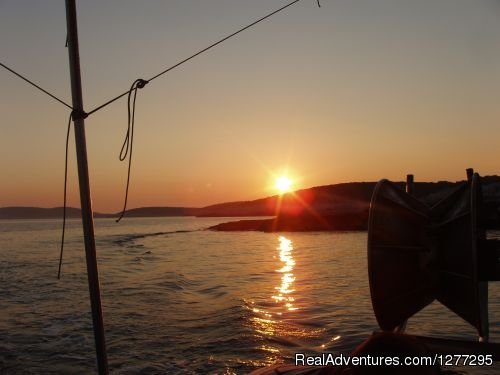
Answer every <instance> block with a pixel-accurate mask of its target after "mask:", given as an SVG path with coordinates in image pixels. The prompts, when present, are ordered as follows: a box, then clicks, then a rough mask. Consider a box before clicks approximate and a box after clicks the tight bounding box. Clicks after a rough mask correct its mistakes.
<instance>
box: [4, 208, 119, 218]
mask: <svg viewBox="0 0 500 375" xmlns="http://www.w3.org/2000/svg"><path fill="white" fill-rule="evenodd" d="M62 216H63V207H54V208H40V207H0V219H60V218H62ZM113 216H114V215H111V214H102V213H99V212H94V217H99V218H100V217H113ZM66 217H67V218H70V219H75V218H81V217H82V216H81V213H80V209H79V208H73V207H66Z"/></svg>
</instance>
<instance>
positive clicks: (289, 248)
mask: <svg viewBox="0 0 500 375" xmlns="http://www.w3.org/2000/svg"><path fill="white" fill-rule="evenodd" d="M278 250H279V256H280V261H281V262H283V267H281V268H280V269H279V270H277V272H280V273H282V274H283V276H282V277H281V284H280V285H279V286H277V287H276V288H275V289H276V290H277V291H278V295H274V296H272V298H273V299H274V300H275V301H276V302H283V303H284V306H285V307H286V309H287V310H288V311H294V310H297V309H298V308H297V307H295V306H294V304H293V302H294V301H295V298H294V297H293V296H292V295H291V294H292V293H293V292H294V291H295V289H294V287H293V284H294V282H295V276H294V274H293V273H292V271H293V269H294V266H295V259H293V254H292V252H293V244H292V241H291V240H289V239H288V238H286V237H284V236H280V237H279V246H278Z"/></svg>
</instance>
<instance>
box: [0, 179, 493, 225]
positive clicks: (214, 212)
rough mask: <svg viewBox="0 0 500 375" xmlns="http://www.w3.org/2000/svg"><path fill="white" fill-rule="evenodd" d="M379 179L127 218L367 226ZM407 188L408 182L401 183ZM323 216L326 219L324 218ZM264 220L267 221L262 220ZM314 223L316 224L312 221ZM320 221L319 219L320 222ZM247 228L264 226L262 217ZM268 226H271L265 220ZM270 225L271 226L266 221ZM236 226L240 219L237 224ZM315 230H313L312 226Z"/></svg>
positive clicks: (427, 187)
mask: <svg viewBox="0 0 500 375" xmlns="http://www.w3.org/2000/svg"><path fill="white" fill-rule="evenodd" d="M459 183H461V182H448V181H440V182H417V183H415V195H416V196H417V197H419V198H420V199H422V200H423V201H425V202H426V203H427V204H428V205H430V206H432V205H433V204H435V203H437V202H438V201H439V200H440V199H442V198H443V197H444V196H446V195H447V194H448V193H449V192H450V191H451V190H452V189H453V188H454V187H455V186H457V185H458V184H459ZM482 183H483V192H484V198H485V202H486V205H487V208H488V212H489V213H490V216H491V217H497V216H498V212H499V210H500V177H499V176H485V177H483V178H482ZM375 185H376V183H375V182H350V183H342V184H335V185H325V186H317V187H312V188H309V189H302V190H298V191H296V192H294V193H288V194H284V195H283V196H278V195H275V196H271V197H267V198H261V199H256V200H253V201H240V202H228V203H221V204H215V205H211V206H207V207H203V208H193V207H141V208H133V209H130V210H127V212H126V213H125V217H163V216H198V217H248V216H273V217H274V216H279V218H280V220H279V223H281V224H279V225H280V226H281V227H283V228H289V229H293V228H294V227H301V228H306V227H307V228H309V227H310V226H311V225H312V226H313V227H316V228H320V230H330V229H331V228H337V229H340V228H344V227H353V228H363V227H364V226H366V221H367V218H368V209H369V206H370V200H371V196H372V193H373V189H374V187H375ZM397 185H399V186H400V187H401V188H402V189H404V186H405V183H404V182H398V183H397ZM62 212H63V208H62V207H56V208H38V207H3V208H0V219H51V218H61V217H62ZM117 216H118V213H115V214H106V213H98V212H96V213H94V217H96V218H106V217H117ZM67 217H68V218H80V217H81V216H80V209H78V208H72V207H68V208H67ZM318 217H320V218H321V220H319V221H318ZM260 223H262V221H260ZM310 223H313V224H310ZM314 223H316V224H314ZM241 225H242V226H246V227H255V226H259V225H260V224H257V222H256V221H254V222H253V224H252V225H250V224H249V223H244V224H241ZM262 225H264V227H265V228H264V227H263V229H266V228H271V227H269V225H272V226H274V227H275V226H276V225H277V224H276V220H275V221H274V223H273V224H262ZM266 225H267V226H266ZM231 228H232V229H231V230H235V229H234V228H236V226H235V224H232V225H231ZM311 230H312V229H311Z"/></svg>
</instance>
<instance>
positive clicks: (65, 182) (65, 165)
mask: <svg viewBox="0 0 500 375" xmlns="http://www.w3.org/2000/svg"><path fill="white" fill-rule="evenodd" d="M72 119H73V112H71V114H70V115H69V120H68V130H67V131H66V153H65V157H64V199H63V200H64V207H63V225H62V238H61V253H60V255H59V271H58V272H57V278H58V279H59V280H60V279H61V267H62V258H63V251H64V234H65V232H66V192H67V186H68V147H69V132H70V130H71V120H72Z"/></svg>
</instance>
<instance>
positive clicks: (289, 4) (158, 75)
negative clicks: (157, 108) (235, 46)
mask: <svg viewBox="0 0 500 375" xmlns="http://www.w3.org/2000/svg"><path fill="white" fill-rule="evenodd" d="M299 1H301V0H294V1H292V2H290V3H288V4H286V5H284V6H282V7H281V8H279V9H277V10H275V11H273V12H271V13H268V14H267V15H265V16H264V17H261V18H259V19H258V20H256V21H254V22H252V23H250V24H248V25H247V26H244V27H242V28H241V29H239V30H237V31H235V32H234V33H232V34H229V35H228V36H226V37H224V38H222V39H220V40H219V41H217V42H215V43H212V44H211V45H209V46H208V47H205V48H203V49H201V50H200V51H198V52H196V53H194V54H192V55H191V56H189V57H187V58H185V59H184V60H181V61H179V62H178V63H176V64H174V65H172V66H170V67H169V68H166V69H165V70H163V71H161V72H160V73H158V74H156V75H154V76H153V77H151V78H149V79H148V80H147V82H151V81H152V80H154V79H156V78H158V77H160V76H162V75H164V74H165V73H168V72H170V71H171V70H173V69H175V68H177V67H179V66H180V65H182V64H184V63H186V62H188V61H189V60H191V59H194V58H195V57H196V56H199V55H201V54H202V53H204V52H207V51H208V50H210V49H212V48H214V47H215V46H217V45H219V44H221V43H223V42H225V41H226V40H228V39H230V38H232V37H234V36H236V35H238V34H239V33H241V32H243V31H245V30H246V29H249V28H250V27H252V26H255V25H256V24H258V23H260V22H262V21H264V20H265V19H267V18H269V17H271V16H273V15H275V14H276V13H279V12H281V11H283V10H285V9H286V8H288V7H290V6H292V5H294V4H295V3H298V2H299ZM317 2H318V6H319V7H321V5H320V3H319V0H317ZM129 92H130V90H128V91H125V92H124V93H122V94H120V95H118V96H116V97H114V98H113V99H110V100H108V101H107V102H106V103H104V104H102V105H100V106H98V107H96V108H94V109H93V110H91V111H90V112H88V115H91V114H93V113H95V112H97V111H99V110H101V109H103V108H104V107H106V106H108V105H109V104H111V103H114V102H115V101H117V100H118V99H120V98H122V97H124V96H125V95H127V94H129Z"/></svg>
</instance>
